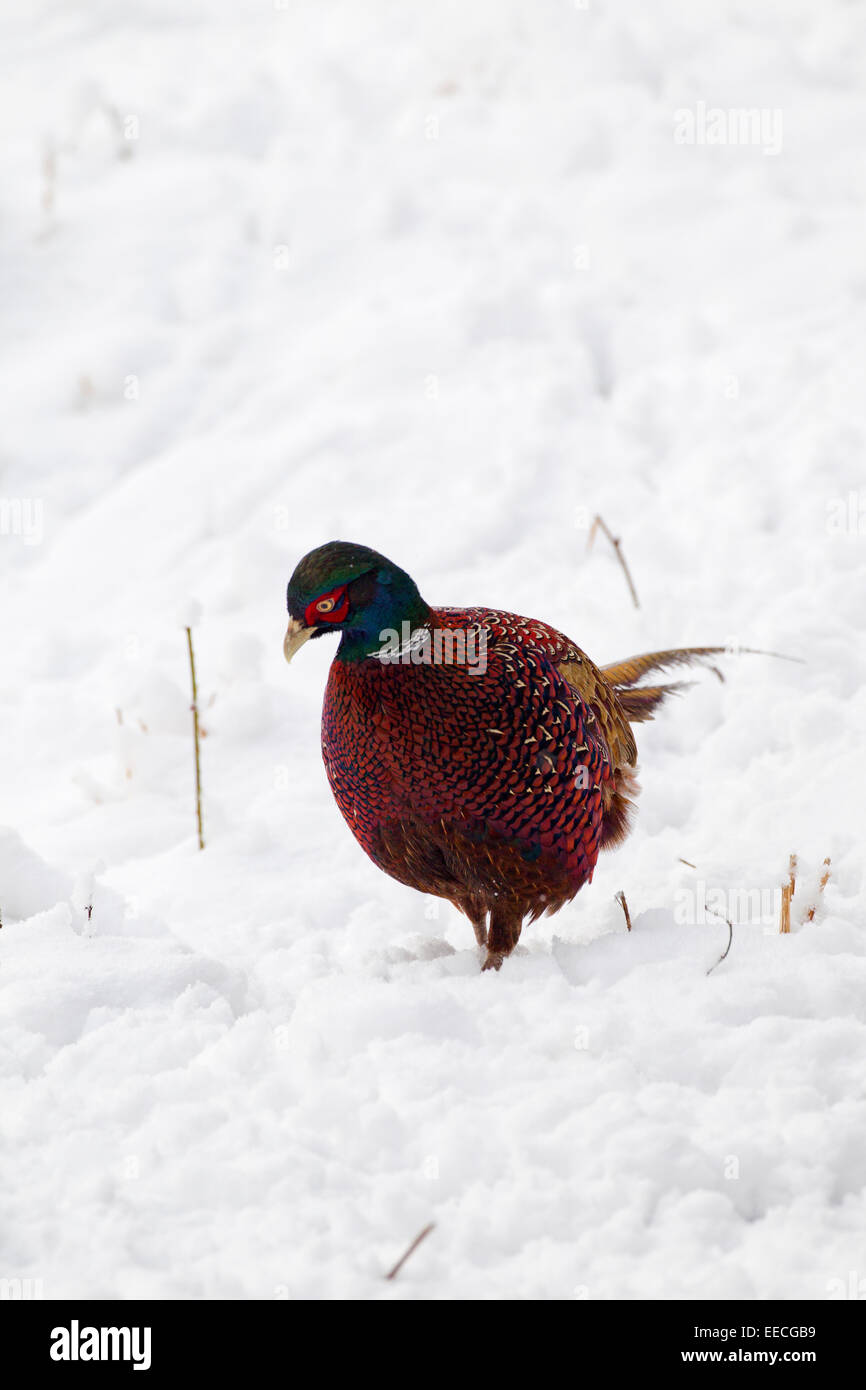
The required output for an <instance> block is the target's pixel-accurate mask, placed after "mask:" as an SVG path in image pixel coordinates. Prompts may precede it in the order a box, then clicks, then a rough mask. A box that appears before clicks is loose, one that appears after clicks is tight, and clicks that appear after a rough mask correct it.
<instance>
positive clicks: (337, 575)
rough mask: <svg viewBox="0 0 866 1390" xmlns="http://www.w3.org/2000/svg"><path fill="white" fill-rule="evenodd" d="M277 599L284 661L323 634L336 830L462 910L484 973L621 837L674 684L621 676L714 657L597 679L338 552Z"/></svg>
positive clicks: (347, 548)
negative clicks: (658, 715) (283, 610)
mask: <svg viewBox="0 0 866 1390" xmlns="http://www.w3.org/2000/svg"><path fill="white" fill-rule="evenodd" d="M287 599H288V610H289V626H288V631H287V633H286V638H285V643H284V652H285V656H286V660H287V661H291V659H292V657H293V656H294V654H295V652H296V651H297V650H298V648H299V647H300V646H301V645H302V644H303V643H304V642H305V641H306V640H307V639H308V638H311V637H322V636H324V635H325V633H328V632H339V633H340V634H341V640H340V645H339V647H338V649H337V653H336V656H335V658H334V661H333V663H332V665H331V670H330V675H329V678H328V685H327V689H326V691H325V702H324V709H323V713H322V755H323V758H324V762H325V768H326V770H327V774H328V780H329V782H330V784H331V789H332V791H333V793H334V796H335V798H336V800H337V804H338V806H339V808H340V810H341V812H342V813H343V817H344V819H345V821H346V823H347V825H348V826H349V829H350V830H351V831H352V833H353V835H354V836H355V838H356V839H357V840H358V842H359V844H360V845H361V847H362V849H364V850H365V851H366V853H367V854H368V855H369V856H370V858H371V859H372V860H373V862H374V864H377V865H378V866H379V868H380V869H383V870H384V871H385V873H387V874H390V875H391V876H392V878H396V879H398V880H399V881H400V882H401V883H405V884H408V886H409V887H411V888H417V889H418V890H419V892H421V893H428V894H434V895H436V896H438V897H441V898H446V899H447V900H448V901H449V902H452V903H453V904H454V905H455V907H458V908H459V909H460V910H461V911H462V912H464V913H465V914H466V916H467V917H468V918H469V920H470V921H471V923H472V926H473V928H474V930H475V936H476V939H477V941H478V944H479V946H482V947H485V948H486V957H485V960H484V964H483V966H482V969H484V970H488V969H491V968H493V969H496V970H498V969H499V967H500V965H501V964H502V961H503V959H504V958H505V957H506V956H507V955H509V954H510V952H511V951H513V949H514V947H515V945H516V944H517V940H518V938H519V936H520V931H521V927H522V925H523V923H524V921H525V920H526V919H528V920H529V921H534V920H535V918H536V917H539V916H540V915H541V914H542V913H543V912H556V911H558V909H559V908H561V907H562V906H563V905H564V904H565V903H567V902H569V901H570V900H571V899H572V898H573V897H574V895H575V894H576V893H577V892H578V890H579V889H580V888H581V887H582V886H583V884H584V883H586V882H588V881H589V880H590V879H591V878H592V874H593V870H594V868H595V863H596V860H597V858H598V854H599V851H600V850H602V849H606V848H609V847H610V846H612V845H616V844H618V843H619V842H620V841H621V840H622V839H623V838H624V837H625V835H626V834H627V833H628V828H629V812H630V810H631V805H632V801H631V798H632V797H633V796H634V794H635V793H636V791H637V790H638V788H637V783H636V781H635V770H636V769H635V764H636V759H637V746H636V744H635V738H634V733H633V731H632V728H631V725H632V724H635V723H641V722H642V721H644V720H646V719H651V718H652V716H653V713H654V711H655V709H656V707H657V706H658V705H659V704H660V703H661V701H662V700H663V699H664V698H665V696H667V695H669V694H670V693H671V692H672V691H675V690H677V689H678V688H680V687H679V686H678V685H677V684H672V685H650V686H647V685H637V684H636V682H638V681H639V680H640V679H641V678H642V677H643V676H646V675H648V674H649V673H651V672H653V671H658V670H662V669H665V668H670V667H675V666H683V665H687V664H688V663H690V662H694V661H701V660H704V659H706V658H708V657H710V656H712V655H714V654H715V653H718V652H720V651H722V650H723V648H720V647H689V648H682V649H679V650H674V651H665V652H652V653H650V654H649V655H646V656H638V657H633V658H631V659H630V660H628V661H620V662H616V663H614V665H612V666H604V667H599V666H596V665H595V663H594V662H593V661H591V660H590V659H589V657H588V656H587V655H586V654H585V653H584V652H582V651H581V650H580V648H579V647H577V646H575V644H574V643H573V642H571V641H570V640H569V638H567V637H565V636H563V634H562V633H561V632H557V631H556V630H555V629H554V628H552V627H548V625H547V624H546V623H542V622H538V621H535V620H533V619H529V618H521V617H518V616H517V615H515V614H513V613H502V612H499V611H497V610H494V609H490V608H431V607H430V606H429V605H428V604H427V603H425V602H424V600H423V599H422V597H421V595H420V593H419V592H418V589H417V587H416V586H415V584H414V582H413V580H412V579H411V578H410V577H409V575H408V574H406V573H405V571H404V570H401V569H399V568H398V567H397V566H396V565H395V564H392V562H391V561H390V560H387V559H386V558H385V557H384V555H380V554H378V553H377V552H376V551H375V550H370V549H368V548H367V547H366V546H363V545H354V544H350V543H349V542H346V541H332V542H330V543H329V544H327V545H322V546H319V547H318V549H316V550H313V551H311V552H310V553H309V555H306V556H305V557H304V558H303V560H301V561H300V563H299V564H298V566H297V568H296V569H295V572H294V574H293V575H292V577H291V580H290V581H289V586H288V594H287Z"/></svg>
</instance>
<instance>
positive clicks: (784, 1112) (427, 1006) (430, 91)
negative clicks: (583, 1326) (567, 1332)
mask: <svg viewBox="0 0 866 1390" xmlns="http://www.w3.org/2000/svg"><path fill="white" fill-rule="evenodd" d="M4 24H5V30H6V34H5V40H4V43H3V46H2V52H3V65H4V74H3V76H4V82H3V92H4V96H3V101H4V107H5V110H4V115H5V116H6V118H7V119H6V125H7V138H6V139H5V141H4V151H3V155H2V160H3V170H2V172H3V177H2V180H0V190H2V192H0V229H2V246H3V255H2V259H0V266H2V272H0V273H2V280H3V283H2V298H3V304H4V334H3V341H2V346H0V353H2V359H0V374H2V386H3V396H4V401H5V408H4V440H3V446H2V454H0V499H2V500H3V502H4V505H3V508H2V512H0V521H2V527H0V531H2V534H0V577H2V586H3V603H2V650H3V654H4V661H3V668H2V673H0V704H2V729H3V734H4V747H3V771H4V775H3V778H2V782H0V827H2V829H0V911H2V917H3V928H2V932H0V960H2V970H0V1030H2V1044H0V1067H2V1101H0V1127H2V1128H0V1132H2V1135H3V1144H4V1148H5V1156H4V1164H3V1171H4V1180H3V1184H2V1190H0V1209H2V1222H0V1229H2V1237H0V1240H2V1252H0V1275H2V1276H3V1277H4V1278H13V1277H15V1278H21V1279H26V1278H36V1279H41V1280H42V1281H43V1287H44V1292H45V1296H46V1297H64V1296H73V1295H76V1296H88V1297H120V1298H132V1297H137V1296H148V1297H161V1298H201V1297H242V1298H271V1297H277V1298H285V1297H288V1298H299V1297H314V1298H338V1297H353V1298H363V1299H375V1298H386V1297H387V1298H393V1299H420V1298H433V1299H445V1298H483V1299H492V1298H518V1299H533V1298H544V1299H563V1298H584V1297H586V1298H592V1299H595V1298H598V1299H608V1298H612V1299H617V1298H632V1297H635V1298H636V1297H661V1298H679V1297H686V1296H688V1297H694V1296H697V1297H706V1298H711V1297H724V1298H731V1297H740V1296H742V1297H746V1298H761V1299H764V1298H773V1297H781V1298H793V1297H804V1298H816V1299H821V1298H825V1297H827V1296H829V1294H830V1293H831V1292H832V1291H833V1290H834V1289H838V1288H841V1287H842V1286H843V1285H844V1286H845V1287H846V1288H852V1287H853V1288H854V1289H855V1290H856V1289H857V1288H858V1287H859V1285H858V1283H857V1279H858V1278H859V1279H862V1276H863V1274H864V1273H866V1271H864V1270H863V1242H864V1238H866V1199H864V1191H863V1168H862V1153H863V1147H864V1141H866V1101H864V1094H863V1076H864V1072H866V987H864V986H866V931H864V908H866V886H864V879H863V869H862V843H863V834H864V829H866V824H864V815H863V810H862V805H863V796H862V781H863V772H862V762H861V760H860V756H859V755H860V754H861V751H862V731H863V728H864V723H866V645H864V629H866V618H864V604H863V594H864V586H866V492H864V491H863V488H864V479H863V462H862V461H863V457H864V446H866V404H864V395H863V390H862V381H861V372H862V368H861V366H860V364H861V363H862V344H863V341H864V336H866V278H864V275H863V271H862V267H861V245H862V227H863V219H864V213H866V207H864V202H866V191H864V184H863V179H862V138H861V133H862V130H863V128H864V119H866V93H864V90H863V85H862V81H861V72H860V67H861V61H860V60H861V56H862V26H861V16H860V12H859V11H858V9H857V8H856V7H853V6H849V5H847V4H845V3H842V0H825V3H824V4H823V5H821V6H815V5H813V4H807V3H806V2H805V0H786V2H785V3H784V4H776V3H771V0H764V3H762V4H761V5H758V6H754V5H753V6H749V7H743V6H742V5H741V4H740V3H739V0H721V3H719V4H718V5H716V6H714V7H713V10H712V14H710V12H709V11H708V10H707V9H706V7H703V6H688V5H686V4H684V3H674V2H673V0H663V3H661V4H659V5H656V6H653V9H652V12H651V13H650V12H643V11H642V10H641V9H640V8H639V7H635V6H634V5H629V4H627V3H626V0H607V2H606V3H604V4H602V3H598V2H597V0H590V3H588V4H586V5H584V4H572V3H567V2H566V0H542V2H541V3H538V4H536V5H534V6H532V7H527V6H525V5H520V4H518V3H517V2H516V0H497V3H495V4H494V3H493V0H477V3H475V4H474V5H472V6H467V5H459V6H458V5H450V4H440V5H437V6H429V5H406V4H405V3H397V0H370V3H367V4H366V5H363V6H361V5H357V4H354V5H353V4H350V3H348V0H342V2H341V0H335V2H334V3H331V4H329V5H326V6H322V5H315V4H313V3H302V2H301V0H297V3H291V4H288V3H285V4H283V3H278V4H277V5H275V6H273V7H271V6H269V5H267V4H264V3H260V4H247V5H241V6H238V5H237V4H236V3H234V2H232V3H229V0H208V2H207V3H204V2H203V0H190V3H188V4H186V5H185V6H183V9H182V12H181V11H179V10H178V9H177V7H176V6H173V5H172V6H170V5H168V4H165V3H163V0H142V3H141V4H139V5H137V6H136V7H135V8H134V9H132V10H130V9H128V8H127V9H123V10H117V8H116V7H115V6H113V5H109V4H107V3H104V2H103V0H90V3H87V4H83V5H80V6H78V7H73V8H70V7H69V6H68V5H67V4H65V3H61V2H60V0H41V3H39V4H37V5H36V6H31V7H29V8H28V10H27V13H26V16H25V14H24V13H23V12H22V13H21V14H20V15H17V16H15V15H12V14H10V13H7V15H6V18H5V21H4ZM699 103H704V107H702V108H701V111H706V110H715V109H720V110H721V111H722V112H723V113H724V112H728V111H736V110H739V109H748V108H760V109H761V110H764V111H767V112H770V113H772V112H776V111H780V112H781V113H782V118H783V124H782V141H781V148H780V149H779V150H778V152H777V153H772V152H769V153H765V151H764V148H762V147H761V146H760V144H745V145H744V144H737V143H735V142H734V141H733V140H731V141H728V143H726V144H716V145H710V144H706V143H704V144H700V143H695V144H683V143H679V142H678V141H677V140H676V139H675V127H676V122H677V115H676V113H677V112H681V111H682V110H684V109H685V110H687V111H694V112H698V109H699V107H698V104H699ZM767 128H768V129H769V128H770V126H769V125H768V126H767ZM729 129H730V130H734V129H736V127H735V125H734V124H733V123H732V124H731V125H730V127H729ZM597 513H600V514H601V515H602V516H603V517H604V518H605V520H606V521H607V523H608V525H609V526H610V527H611V528H612V530H613V531H614V534H616V535H618V536H621V537H622V543H623V549H624V552H625V555H626V557H627V560H628V563H629V566H630V568H631V571H632V574H633V576H634V580H635V584H636V588H637V591H638V594H639V597H640V600H641V607H640V608H639V609H635V608H634V606H633V605H632V603H631V600H630V596H629V593H628V589H627V586H626V584H625V580H624V577H623V575H622V573H621V571H620V569H619V567H618V565H617V562H616V557H615V555H614V554H613V552H612V551H611V548H610V546H609V545H608V543H607V542H606V541H605V539H604V538H603V537H602V536H597V537H596V540H595V543H594V546H593V548H592V550H591V551H589V552H588V551H587V548H586V542H587V536H588V527H589V524H590V523H591V521H592V518H593V517H594V516H595V515H596V514H597ZM334 538H340V539H349V540H357V541H361V542H363V543H365V544H368V545H372V546H374V547H376V548H377V549H380V550H382V551H384V552H385V553H386V554H388V555H390V556H391V557H392V558H393V559H394V560H395V561H397V562H398V563H402V564H403V565H404V566H405V567H406V568H407V569H409V570H410V572H411V573H412V575H413V577H415V579H416V580H417V582H418V583H419V586H420V588H421V591H422V593H424V594H425V596H426V597H427V598H428V599H429V600H430V601H431V602H438V603H443V604H488V605H492V606H499V607H502V608H505V609H508V610H511V611H515V612H520V613H525V614H528V615H530V616H533V617H538V618H543V619H545V620H547V621H548V622H551V623H553V624H555V625H556V626H559V627H561V628H562V629H564V630H565V631H566V632H567V633H569V635H570V636H572V637H573V638H574V640H576V641H577V642H579V643H580V645H581V646H582V647H584V648H585V649H586V650H587V651H588V652H589V653H590V654H591V655H592V656H593V657H594V658H595V659H596V660H599V661H612V660H614V659H617V658H622V657H626V656H628V655H631V654H634V653H637V652H641V651H647V650H653V649H658V648H661V647H666V646H672V645H676V644H680V643H689V642H701V643H703V642H720V643H723V644H726V645H728V646H730V647H732V648H736V647H742V646H751V647H762V648H768V649H771V650H773V651H778V652H782V653H786V654H790V655H792V656H796V657H800V658H802V659H803V660H804V664H796V663H789V662H784V661H778V660H773V659H771V658H767V657H760V656H749V655H745V654H743V655H739V656H738V655H735V654H734V655H731V656H730V657H726V658H725V659H724V660H723V661H722V663H721V665H722V666H723V667H724V671H725V674H726V677H727V679H726V681H725V683H724V684H720V683H719V682H718V681H717V680H716V679H715V678H714V677H713V675H712V674H704V675H701V676H699V677H698V678H697V684H696V685H695V686H694V688H693V689H692V690H690V691H689V692H688V693H687V694H686V695H685V696H684V698H683V699H682V700H680V701H678V702H676V703H674V704H673V705H672V707H670V708H669V709H667V710H666V711H665V712H664V713H663V714H662V715H660V717H659V718H658V719H657V720H656V722H655V723H653V724H651V725H648V726H645V727H644V728H642V729H640V730H639V731H638V742H639V747H640V755H641V782H642V785H643V793H642V797H641V804H640V813H639V816H638V819H637V823H636V826H635V831H634V834H633V836H632V837H631V839H630V840H629V841H628V842H627V844H626V845H625V846H624V847H623V848H621V849H620V850H618V851H616V852H615V853H614V854H612V855H610V856H607V857H605V858H604V859H603V861H602V862H601V863H600V864H599V867H598V870H597V872H596V875H595V879H594V882H593V884H592V885H591V886H589V887H587V888H586V889H585V890H583V891H582V892H581V893H580V895H579V896H578V898H577V899H576V900H575V902H574V903H573V904H572V905H571V906H570V907H568V908H567V909H565V910H564V911H563V912H561V913H560V914H559V915H558V916H557V917H555V918H552V919H547V920H545V921H544V922H541V923H537V924H535V925H534V926H533V927H531V928H529V929H527V931H526V932H525V934H524V939H523V941H522V943H521V946H520V948H519V951H518V953H517V954H516V955H515V956H514V957H513V958H512V959H511V960H509V961H508V962H506V964H505V965H504V967H503V969H502V970H501V972H500V973H499V974H498V975H494V974H492V973H491V974H487V975H483V976H482V975H481V974H480V973H479V964H480V962H479V955H478V952H477V949H476V947H475V944H474V939H473V936H472V931H471V928H470V926H469V924H468V923H467V922H466V921H465V920H463V919H461V918H459V917H458V915H457V914H456V913H454V912H452V911H451V909H450V908H448V907H446V906H445V905H444V904H437V903H435V902H434V901H432V900H428V899H425V898H423V897H421V896H419V895H416V894H413V893H412V892H410V891H409V890H408V889H404V888H402V887H401V886H400V885H398V884H396V883H394V882H392V881H390V880H388V879H386V878H385V877H384V876H383V875H382V874H380V873H378V871H377V870H376V869H375V868H374V867H373V866H372V865H371V864H370V863H368V862H367V861H366V860H365V858H364V857H363V855H362V853H361V851H360V850H359V849H358V847H357V846H356V844H355V842H354V840H353V839H352V837H351V836H350V834H349V833H348V831H347V829H346V828H345V826H344V825H343V823H342V820H341V818H340V816H339V813H338V811H337V809H336V807H335V805H334V804H333V801H332V799H331V796H330V793H329V790H328V787H327V783H326V780H325V775H324V770H323V767H322V764H321V758H320V754H319V747H318V738H319V735H318V718H319V708H320V702H321V696H322V690H323V686H324V681H325V677H326V671H327V665H328V662H329V660H330V658H331V654H332V648H330V645H329V643H328V642H326V641H322V642H318V643H313V644H310V645H308V646H306V647H305V648H304V650H303V651H302V652H301V653H300V654H299V656H298V657H297V659H296V660H295V662H294V663H293V664H292V667H291V668H288V667H287V666H286V665H285V662H284V660H283V657H282V637H283V632H284V626H285V609H284V593H285V584H286V581H287V579H288V576H289V574H290V572H291V570H292V569H293V567H294V565H295V563H296V562H297V560H298V559H299V558H300V556H301V555H303V554H304V553H305V552H306V551H307V550H308V549H310V548H312V547H313V546H314V545H317V544H320V543H322V542H323V541H326V540H329V539H334ZM193 596H194V597H193ZM187 623H191V624H193V625H194V634H193V635H194V642H195V656H196V669H197V677H198V684H199V697H200V706H201V717H202V723H203V726H204V733H205V737H204V739H203V742H202V764H203V768H202V777H203V795H204V814H205V838H206V849H205V851H204V852H203V853H200V852H199V851H198V849H197V843H196V826H195V800H194V768H193V748H192V734H191V716H190V708H189V707H190V687H189V667H188V653H187V649H186V637H185V634H184V633H183V631H182V630H181V627H182V626H185V625H187ZM792 851H796V852H797V853H798V854H799V866H798V878H797V890H796V894H795V898H794V902H793V913H792V931H791V934H790V935H789V936H780V935H779V934H778V932H777V929H776V914H775V912H774V911H772V912H770V913H769V917H770V920H763V921H762V920H742V918H741V917H738V918H737V920H736V923H735V926H734V937H733V946H732V948H731V951H730V954H729V956H728V957H727V959H726V960H725V961H723V962H722V963H721V964H720V965H718V966H717V967H716V968H715V969H714V970H713V971H712V973H711V974H709V975H708V974H707V971H708V970H709V969H710V967H711V966H712V965H713V963H714V962H715V961H716V960H717V959H718V957H719V955H720V954H721V951H722V950H723V948H724V945H725V943H726V940H727V928H726V927H725V925H724V923H723V922H721V921H719V920H718V919H715V918H712V917H711V916H710V917H707V918H706V919H704V920H698V921H692V923H691V924H690V923H689V921H688V920H684V915H685V917H686V918H688V917H689V912H688V910H686V912H685V914H683V912H682V904H683V902H685V903H686V905H687V906H688V903H689V902H691V901H694V902H695V903H696V904H697V903H698V902H699V900H701V894H705V895H707V896H708V895H709V893H710V891H715V890H721V891H722V892H724V893H725V894H726V895H728V896H727V897H726V901H729V900H730V901H734V899H731V898H730V895H732V894H738V893H740V892H745V893H754V892H757V893H758V894H763V895H764V897H765V898H766V897H767V896H768V895H769V896H770V897H771V898H772V895H773V894H777V893H778V890H779V888H780V886H781V884H782V883H783V882H784V881H785V879H786V875H787V866H788V856H789V854H790V853H791V852H792ZM825 856H830V858H831V877H830V880H829V882H828V884H827V887H826V889H825V890H824V892H823V894H820V895H819V894H818V893H817V884H818V879H819V876H820V874H821V872H822V864H823V860H824V858H825ZM683 860H688V861H690V863H691V864H693V865H694V866H695V867H694V868H691V867H689V865H688V864H685V863H683V862H682V861H683ZM619 889H624V890H625V892H626V895H627V898H628V902H629V907H630V910H631V915H632V920H633V928H634V929H633V931H632V932H631V933H630V934H629V933H627V932H626V930H625V926H624V921H623V917H622V913H621V911H620V908H619V905H618V904H617V902H616V901H615V899H614V894H615V893H616V892H617V890H619ZM684 894H685V897H683V895H684ZM740 901H742V900H740ZM773 901H775V900H774V899H773ZM810 904H814V905H815V906H816V912H815V916H814V920H813V921H812V922H807V921H806V920H805V918H806V915H807V914H806V910H807V908H808V907H809V905H810ZM88 909H90V911H88ZM765 915H766V914H765ZM692 916H693V917H699V916H700V914H699V912H698V911H697V908H696V910H695V913H694V914H692ZM431 1221H432V1222H435V1223H436V1224H435V1230H434V1231H433V1232H432V1233H431V1235H430V1236H429V1237H428V1238H427V1240H426V1241H425V1242H424V1243H423V1245H422V1246H421V1247H420V1248H419V1249H418V1250H417V1251H416V1252H415V1253H414V1254H413V1256H412V1258H411V1259H410V1260H409V1261H408V1262H407V1264H406V1265H405V1267H404V1268H403V1270H402V1271H401V1273H400V1275H399V1277H398V1278H397V1279H396V1280H394V1281H393V1282H390V1283H386V1282H385V1281H384V1279H383V1278H382V1276H383V1274H384V1273H385V1271H386V1270H387V1269H388V1268H390V1266H391V1265H392V1264H393V1263H394V1262H395V1260H396V1259H397V1258H398V1256H399V1255H400V1254H401V1253H402V1251H403V1250H404V1249H405V1248H406V1246H407V1245H408V1244H409V1242H410V1241H411V1240H412V1239H413V1237H414V1236H415V1235H416V1234H417V1233H418V1232H419V1231H420V1230H421V1229H422V1227H424V1226H425V1225H426V1224H427V1223H428V1222H431ZM851 1271H855V1273H856V1272H858V1271H859V1273H858V1274H857V1278H855V1279H854V1280H853V1282H852V1281H851V1279H850V1277H849V1276H850V1272H851Z"/></svg>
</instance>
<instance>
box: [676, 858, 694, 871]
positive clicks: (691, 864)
mask: <svg viewBox="0 0 866 1390" xmlns="http://www.w3.org/2000/svg"><path fill="white" fill-rule="evenodd" d="M680 863H681V864H688V866H689V868H690V869H695V868H697V865H696V864H693V863H692V861H691V859H680Z"/></svg>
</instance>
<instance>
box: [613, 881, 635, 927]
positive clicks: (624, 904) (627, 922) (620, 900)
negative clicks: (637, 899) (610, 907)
mask: <svg viewBox="0 0 866 1390" xmlns="http://www.w3.org/2000/svg"><path fill="white" fill-rule="evenodd" d="M614 897H615V898H616V900H617V902H618V903H619V905H620V907H621V908H622V910H623V913H624V915H625V925H626V928H627V929H628V930H629V931H631V917H630V916H629V912H628V903H627V902H626V900H625V893H624V892H623V891H622V889H620V891H619V892H618V893H615V894H614Z"/></svg>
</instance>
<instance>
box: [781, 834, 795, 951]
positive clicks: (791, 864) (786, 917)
mask: <svg viewBox="0 0 866 1390" xmlns="http://www.w3.org/2000/svg"><path fill="white" fill-rule="evenodd" d="M796 881H797V856H796V854H792V855H791V856H790V858H789V860H788V882H787V883H783V884H782V906H781V909H780V912H779V931H780V932H781V933H782V935H786V934H787V933H788V932H790V930H791V899H792V898H793V896H794V884H795V883H796Z"/></svg>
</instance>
